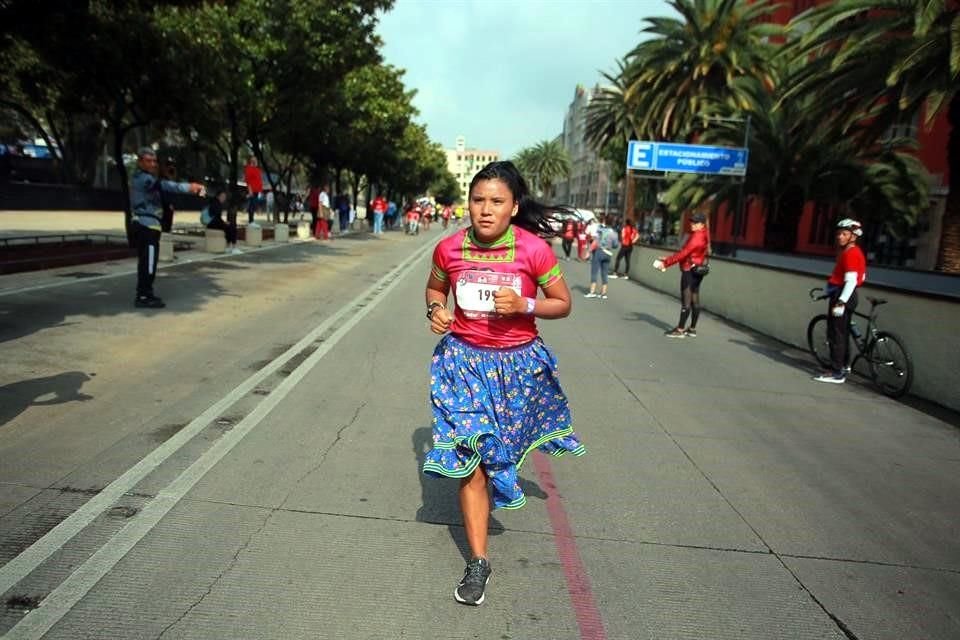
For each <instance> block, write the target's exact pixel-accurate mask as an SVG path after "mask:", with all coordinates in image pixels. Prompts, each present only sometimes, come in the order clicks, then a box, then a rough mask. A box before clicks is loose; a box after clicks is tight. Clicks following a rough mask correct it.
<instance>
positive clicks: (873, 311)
mask: <svg viewBox="0 0 960 640" xmlns="http://www.w3.org/2000/svg"><path fill="white" fill-rule="evenodd" d="M828 297H829V296H827V295H826V294H825V293H824V292H823V288H821V287H816V288H813V289H811V290H810V299H811V300H813V301H817V300H825V299H826V298H828ZM866 299H867V301H868V302H869V303H870V313H869V314H864V313H858V312H856V311H854V312H853V315H854V316H857V317H859V318H864V319H865V320H866V321H867V327H866V330H865V331H860V327H859V326H858V325H857V323H856V322H855V321H854V319H853V318H851V319H850V337H851V338H852V339H853V344H854V345H856V348H857V352H858V353H857V355H856V356H854V358H853V360H852V361H851V362H850V366H849V367H847V370H848V371H853V370H854V366H855V365H856V363H857V360H859V359H861V358H863V359H864V360H866V362H867V370H868V371H869V374H870V379H871V380H872V381H873V383H874V384H875V385H877V388H878V389H880V392H881V393H882V394H884V395H885V396H889V397H891V398H899V397H900V396H902V395H904V394H905V393H907V392H908V391H909V390H910V385H911V384H912V383H913V360H912V359H911V358H910V354H909V352H907V349H906V347H904V346H903V339H902V338H900V336H898V335H897V334H895V333H892V332H890V331H882V330H881V329H880V327H879V326H878V325H877V316H878V315H879V313H880V312H879V310H878V309H879V307H880V306H881V305H885V304H887V301H886V300H883V299H880V298H873V297H870V296H866ZM807 345H808V346H809V347H810V353H812V354H813V357H814V358H816V360H817V362H818V363H820V365H821V366H822V367H824V368H830V366H831V362H830V342H829V340H828V339H827V314H825V313H823V314H820V315H818V316H814V318H813V319H812V320H810V324H808V325H807Z"/></svg>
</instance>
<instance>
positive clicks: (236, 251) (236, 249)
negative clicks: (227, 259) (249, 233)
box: [230, 247, 243, 255]
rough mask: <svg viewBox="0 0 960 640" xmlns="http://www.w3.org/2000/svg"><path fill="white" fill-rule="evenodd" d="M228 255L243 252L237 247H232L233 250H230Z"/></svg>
mask: <svg viewBox="0 0 960 640" xmlns="http://www.w3.org/2000/svg"><path fill="white" fill-rule="evenodd" d="M230 253H232V254H233V255H238V254H241V253H243V251H242V250H241V249H239V248H237V247H234V248H233V249H230Z"/></svg>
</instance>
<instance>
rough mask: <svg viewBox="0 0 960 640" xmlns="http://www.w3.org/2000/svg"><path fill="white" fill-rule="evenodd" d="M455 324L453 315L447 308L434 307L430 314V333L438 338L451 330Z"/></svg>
mask: <svg viewBox="0 0 960 640" xmlns="http://www.w3.org/2000/svg"><path fill="white" fill-rule="evenodd" d="M452 322H453V314H452V313H450V309H447V308H446V307H434V308H433V313H431V314H430V331H433V332H434V333H435V334H437V335H438V336H442V335H443V334H445V333H446V332H447V331H449V330H450V324H451V323H452Z"/></svg>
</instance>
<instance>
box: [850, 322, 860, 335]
mask: <svg viewBox="0 0 960 640" xmlns="http://www.w3.org/2000/svg"><path fill="white" fill-rule="evenodd" d="M850 334H851V335H852V336H853V337H854V338H859V337H860V327H858V326H857V323H856V322H854V321H853V320H851V321H850Z"/></svg>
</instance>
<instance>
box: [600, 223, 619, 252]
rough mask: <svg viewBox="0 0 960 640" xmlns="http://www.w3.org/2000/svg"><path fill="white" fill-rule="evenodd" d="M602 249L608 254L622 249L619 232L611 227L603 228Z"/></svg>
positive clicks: (601, 236) (601, 235) (601, 233)
mask: <svg viewBox="0 0 960 640" xmlns="http://www.w3.org/2000/svg"><path fill="white" fill-rule="evenodd" d="M600 248H601V249H603V250H605V251H607V252H609V251H610V250H612V249H618V248H620V238H619V237H617V232H616V231H614V230H613V229H611V228H610V227H603V230H602V231H601V232H600Z"/></svg>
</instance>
